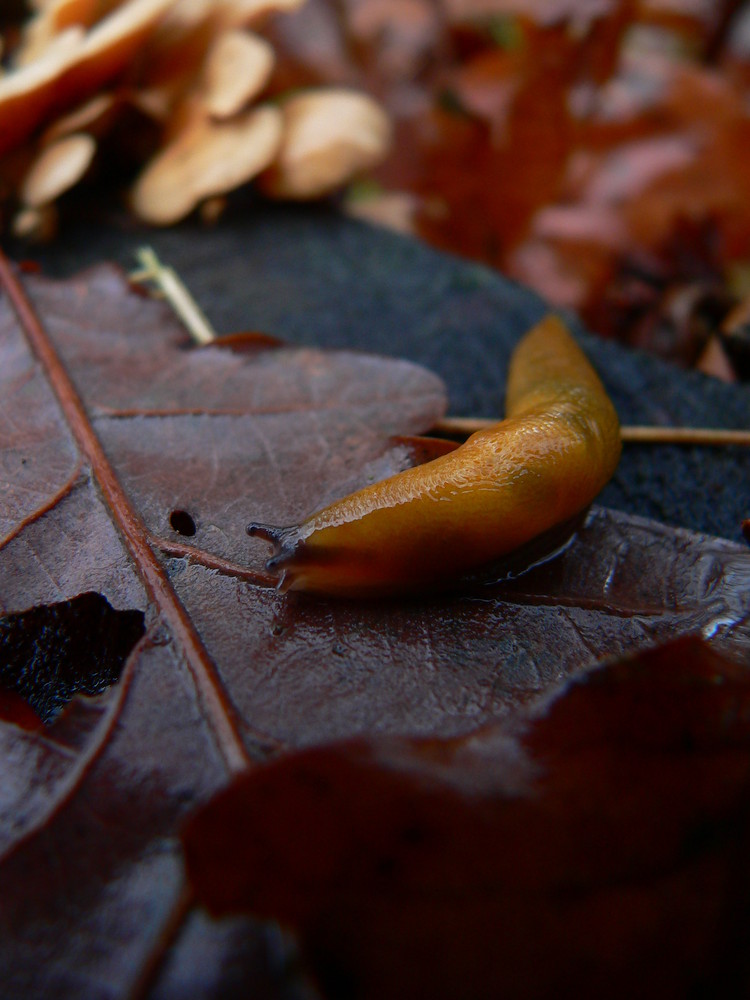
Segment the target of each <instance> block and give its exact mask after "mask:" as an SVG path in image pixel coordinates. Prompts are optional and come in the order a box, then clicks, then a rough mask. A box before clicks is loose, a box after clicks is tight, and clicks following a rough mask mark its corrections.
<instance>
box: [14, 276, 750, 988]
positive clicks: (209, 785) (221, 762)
mask: <svg viewBox="0 0 750 1000" xmlns="http://www.w3.org/2000/svg"><path fill="white" fill-rule="evenodd" d="M12 284H13V282H12V280H11V279H10V278H9V277H8V275H7V274H6V275H5V286H6V294H5V295H3V297H2V300H0V310H1V311H0V333H1V339H0V344H1V345H2V352H3V365H2V367H1V368H0V371H1V372H2V380H3V382H4V389H3V393H2V397H1V398H2V405H1V406H0V422H1V423H2V427H3V434H2V440H3V445H4V454H3V462H4V465H3V468H4V470H5V485H4V490H3V510H2V517H3V518H4V520H3V522H2V524H3V532H4V535H3V542H2V548H0V607H1V608H2V610H3V613H4V614H5V615H13V614H18V613H21V612H26V611H28V610H29V609H31V608H35V607H40V606H45V605H52V604H55V603H57V602H61V601H69V600H72V599H73V598H75V597H77V596H78V595H79V594H82V593H85V592H88V591H92V590H93V591H95V592H97V593H99V594H101V595H103V597H104V598H106V600H107V601H108V602H109V604H110V605H111V606H112V608H114V609H115V610H120V611H122V610H136V611H142V612H143V613H144V614H145V627H146V632H145V635H144V637H143V638H142V639H141V640H140V642H139V643H138V644H137V645H136V647H135V649H134V650H133V652H132V653H131V655H130V656H129V658H128V660H127V663H126V665H125V668H124V671H123V674H122V678H121V680H120V682H119V683H118V684H116V685H114V686H113V687H111V688H110V689H108V690H107V691H106V692H105V693H104V694H102V695H99V696H96V697H81V696H79V697H76V698H74V699H73V701H72V702H71V703H70V704H69V705H68V707H67V709H65V710H64V711H63V712H62V713H61V714H60V715H59V716H58V717H57V718H56V720H55V721H54V722H53V723H52V724H51V725H50V726H48V727H46V728H44V729H39V728H34V727H33V726H30V727H24V726H22V725H19V724H18V723H17V722H16V721H13V716H12V715H11V718H10V719H3V720H2V721H0V739H2V742H3V747H4V751H3V759H4V760H5V770H4V777H3V782H2V796H1V798H0V852H1V853H2V857H3V861H2V872H3V885H4V891H3V896H2V900H0V925H2V926H3V927H4V928H5V933H4V935H3V939H4V941H6V942H7V947H4V948H2V949H0V954H1V956H2V957H1V958H0V966H1V967H2V969H3V975H4V982H6V983H7V984H8V988H9V989H16V990H17V991H22V992H26V993H27V994H28V993H31V994H34V993H36V994H49V993H50V992H57V993H61V994H63V995H65V994H66V993H70V994H73V993H76V992H77V991H78V992H79V993H80V991H81V990H84V989H86V990H88V991H89V992H97V993H98V992H103V991H107V990H109V991H114V992H118V993H123V992H127V991H129V990H135V989H136V988H140V986H139V984H142V982H143V981H145V980H148V982H149V983H151V982H152V979H151V978H149V977H150V976H151V977H152V978H153V977H156V978H155V979H154V981H155V982H157V986H156V989H157V993H158V992H159V991H161V995H169V993H170V989H172V988H175V985H174V984H176V983H177V982H178V981H180V976H181V975H184V971H185V968H186V965H185V963H188V965H189V964H190V961H191V960H190V959H189V958H188V957H186V955H185V950H184V949H182V948H181V947H180V944H179V933H180V932H179V930H178V931H176V932H175V933H176V934H177V936H178V940H177V941H176V942H175V943H174V944H172V939H171V938H170V937H169V935H168V934H167V930H166V929H168V928H169V927H171V926H172V925H173V924H174V916H175V913H179V912H182V911H181V909H180V908H181V907H182V908H183V909H184V905H185V904H184V900H185V895H184V893H185V889H184V883H183V874H182V863H181V857H180V850H179V848H178V845H177V844H176V842H175V833H176V831H177V829H178V828H179V826H180V825H181V823H182V822H183V821H184V820H185V818H186V817H188V816H189V815H190V814H191V813H192V812H193V811H194V810H195V808H196V806H198V805H200V804H202V803H205V802H206V801H207V800H209V799H210V797H211V796H212V795H213V794H215V793H216V792H217V791H218V790H219V789H220V788H222V787H223V786H225V785H226V783H227V781H228V780H230V779H231V778H232V776H233V775H240V776H242V775H244V774H245V772H246V771H247V770H248V769H252V768H254V767H257V766H258V764H260V763H261V762H263V761H264V760H266V759H267V758H269V756H270V757H275V756H277V755H278V754H279V753H281V754H282V760H286V761H292V762H293V761H294V760H295V759H296V757H295V755H294V754H293V753H292V754H291V756H289V752H290V751H293V750H295V749H300V748H306V747H316V746H320V745H324V744H325V745H327V744H330V743H331V741H335V740H347V739H352V738H362V739H376V738H378V739H379V738H380V737H381V735H382V736H383V738H385V736H386V735H387V734H393V736H392V738H394V739H395V738H396V734H398V735H399V736H400V737H408V738H412V739H413V738H415V737H423V738H427V739H428V740H429V741H430V744H429V745H430V746H432V747H434V750H435V753H436V754H438V755H439V754H441V753H443V750H441V749H440V748H441V747H444V748H446V749H445V752H446V753H448V752H449V751H450V748H451V747H453V746H460V745H461V744H462V741H468V742H469V743H471V741H472V740H473V739H474V738H475V737H474V736H473V735H472V734H475V733H476V732H477V731H479V732H482V731H483V730H482V729H481V728H480V727H482V726H489V727H497V726H499V725H503V724H505V723H503V722H502V721H498V720H504V719H505V720H512V719H513V718H514V717H515V715H516V714H517V712H518V711H519V710H520V709H521V708H522V707H523V706H524V705H528V704H531V705H532V706H533V704H534V699H535V698H536V697H538V696H540V695H543V694H544V693H545V692H548V691H550V690H551V689H553V688H554V686H555V685H556V684H558V683H559V682H560V681H562V680H564V679H565V678H567V677H577V676H579V675H580V674H581V672H582V671H585V670H587V669H588V668H591V667H592V666H594V665H595V664H596V663H597V662H599V661H600V660H601V659H602V658H606V657H609V658H612V657H619V656H622V655H624V654H626V653H632V652H634V651H637V650H639V649H645V648H650V647H652V646H653V645H654V644H656V643H659V642H661V641H666V640H669V639H672V638H673V637H674V636H676V635H680V634H683V633H690V634H696V633H697V634H702V635H703V636H704V637H705V638H706V639H708V640H709V641H710V643H711V645H712V646H713V647H714V648H715V649H717V650H723V651H724V653H725V654H727V655H730V656H732V657H736V656H741V657H744V658H746V657H747V649H748V644H749V643H750V629H749V628H748V607H747V593H748V592H749V590H750V588H748V586H747V582H748V576H750V557H748V554H747V552H746V551H745V550H744V549H742V548H741V547H740V546H736V545H733V544H732V543H729V542H724V541H722V540H719V539H709V538H705V537H702V536H698V535H695V534H692V533H690V532H686V531H679V530H673V529H669V528H666V527H664V526H662V525H658V524H655V523H653V522H648V521H643V520H639V519H636V518H631V517H627V516H625V515H621V514H617V513H615V512H611V511H602V510H597V511H594V512H593V513H592V515H591V517H590V520H589V522H588V523H587V525H586V527H585V528H584V529H583V530H582V531H581V533H580V537H579V538H578V540H577V542H576V543H575V544H574V545H573V546H572V547H571V549H570V550H569V551H568V552H567V553H566V554H565V555H564V556H563V557H562V558H561V559H559V560H558V561H557V562H555V563H552V564H550V565H549V566H547V567H541V568H539V569H538V570H535V571H533V572H532V573H530V574H528V575H527V576H525V577H522V578H520V579H519V580H518V581H516V583H515V584H513V585H512V586H494V587H482V588H475V589H473V590H470V591H467V592H464V593H458V594H454V595H444V596H441V597H430V598H429V599H422V600H416V601H414V602H411V603H408V604H399V605H395V604H387V603H382V602H381V603H375V602H371V603H361V604H356V605H349V604H343V603H336V602H327V601H319V600H312V599H306V598H304V597H300V598H295V599H289V598H287V597H284V596H282V595H280V594H279V593H277V592H276V591H275V590H274V589H272V587H270V586H269V581H268V579H267V578H265V577H264V575H263V572H262V561H263V558H264V555H265V551H264V549H263V546H260V545H259V546H257V547H254V546H253V543H252V542H251V541H249V540H248V539H247V537H246V535H245V530H244V529H245V525H246V523H247V521H248V520H249V519H251V518H258V519H267V518H269V519H270V518H271V517H273V518H274V519H275V520H277V521H282V522H283V521H284V520H285V519H289V520H290V521H291V520H293V519H295V518H299V517H300V516H304V515H305V514H306V513H309V511H310V510H312V509H314V508H315V507H317V506H320V505H322V504H323V503H325V502H327V501H328V500H330V499H332V498H333V497H335V496H340V495H342V494H343V493H345V492H349V491H350V490H351V489H353V488H354V487H356V486H359V485H362V484H364V483H365V482H367V481H369V480H372V479H375V478H378V477H382V476H384V475H388V474H390V473H392V472H394V471H397V470H398V469H400V468H403V467H404V466H405V465H406V464H408V463H409V462H410V461H411V451H410V450H409V449H408V448H407V447H406V446H405V445H404V444H403V442H400V443H398V442H397V443H395V444H393V445H389V441H390V439H391V437H392V436H393V435H404V434H407V435H408V434H413V433H418V432H421V431H424V430H426V429H428V428H429V427H430V426H431V425H432V424H433V423H434V422H435V420H436V419H437V418H438V417H439V416H440V415H441V414H442V412H443V410H444V406H445V397H444V391H443V388H442V385H441V384H440V382H439V380H437V379H436V378H435V377H434V376H432V375H431V374H430V373H428V372H426V371H424V370H421V369H419V368H417V367H415V366H414V365H411V364H407V363H404V362H398V361H393V360H385V359H377V358H373V357H369V356H366V355H352V354H347V353H346V352H322V351H315V350H311V349H295V348H292V347H275V348H269V347H268V345H267V343H265V342H262V341H261V342H260V344H258V342H257V341H254V340H253V338H252V336H249V337H245V338H242V337H240V338H239V340H240V342H241V345H242V347H243V348H244V349H242V350H239V349H238V342H237V338H233V340H232V341H231V342H230V346H228V347H227V346H222V345H221V343H218V344H216V345H211V346H209V347H204V348H194V347H191V346H189V345H187V343H186V341H185V337H184V334H183V333H182V331H181V330H180V328H179V327H177V325H176V324H175V322H174V320H173V318H172V317H171V315H170V314H169V313H168V311H167V310H166V309H165V307H164V306H163V305H161V304H159V303H156V302H153V301H150V300H147V299H145V298H143V297H142V296H138V295H134V294H133V293H132V292H131V290H130V289H129V288H128V286H127V282H126V281H125V280H124V278H123V277H122V275H121V274H120V273H119V272H118V271H116V270H115V269H113V268H110V267H107V266H100V267H97V268H95V269H93V270H91V271H89V272H87V273H85V274H83V275H81V276H79V277H77V278H74V279H72V280H70V281H68V282H53V281H49V280H46V279H43V278H35V277H28V278H26V279H25V280H24V284H25V287H26V290H27V294H28V296H29V298H30V300H31V302H32V303H33V311H32V312H29V310H28V309H27V310H26V311H25V312H24V310H23V309H22V310H21V321H20V322H19V319H18V318H16V316H15V314H14V312H13V310H12V309H11V308H10V302H9V296H10V295H11V288H12ZM17 298H18V297H17V296H16V299H17ZM32 328H36V334H35V335H33V334H34V331H33V329H32ZM24 334H25V335H26V336H24ZM27 337H28V338H29V340H30V342H31V343H33V344H34V345H35V346H34V348H33V351H32V349H30V348H29V346H28V344H27V342H26V338H27ZM40 338H41V342H42V343H43V345H46V346H45V347H44V350H41V349H40V347H39V343H40ZM40 350H41V353H40ZM45 352H46V353H45ZM6 362H7V363H6ZM68 375H69V376H70V379H72V383H73V385H72V387H69V389H70V388H72V389H73V395H71V392H70V391H69V389H66V388H65V385H66V382H65V378H66V377H67V376H68ZM61 386H62V388H61ZM76 395H77V396H79V397H80V399H81V400H82V406H81V407H80V408H79V409H76V407H75V406H74V405H73V403H75V396H76ZM71 400H72V402H71ZM19 414H20V416H19ZM27 414H28V415H33V418H34V419H33V420H29V421H27V419H26V415H27ZM178 515H179V516H178ZM182 515H185V516H187V518H188V519H189V520H187V521H186V520H185V519H184V518H183V516H182ZM186 524H187V525H188V530H180V529H181V528H184V526H185V525H186ZM191 530H192V531H193V532H194V533H192V534H191ZM710 655H714V654H713V653H712V654H710ZM717 655H718V654H717ZM722 669H723V668H722ZM82 687H83V685H82ZM524 711H532V712H533V708H531V709H524ZM306 752H307V751H306ZM309 752H311V753H315V751H314V750H311V751H309ZM321 753H323V754H325V753H330V754H331V755H333V758H336V759H338V758H337V754H338V753H339V751H338V750H337V749H332V750H328V751H321ZM342 754H343V757H342V759H346V756H347V754H348V750H346V748H344V750H343V751H342ZM303 759H304V758H303ZM273 766H274V767H276V766H279V765H275V764H274V765H273ZM291 766H292V767H293V766H294V765H293V764H292V765H291ZM420 766H421V765H420ZM417 770H418V768H417ZM257 773H258V774H260V775H262V774H265V773H266V766H262V767H260V768H259V769H258V771H257ZM269 773H271V772H269ZM467 773H468V772H467ZM240 780H241V781H244V780H245V779H244V778H240ZM459 784H460V781H459ZM280 794H281V793H280ZM279 915H280V916H282V917H283V916H284V914H283V913H281V912H280V913H279ZM339 915H340V914H339ZM196 919H198V917H196V916H193V917H191V918H190V920H189V921H188V924H186V927H189V928H195V926H196V925H195V920H196ZM62 926H65V927H66V935H65V937H66V948H65V950H64V953H63V951H62V950H61V949H60V948H59V944H58V942H59V939H60V928H61V927H62ZM241 926H242V927H243V933H242V935H241V937H242V942H243V943H242V945H241V947H240V946H238V944H237V940H236V938H235V937H233V936H232V934H230V933H228V932H227V934H224V933H216V934H214V933H213V932H208V931H206V935H205V941H206V945H205V947H206V949H207V957H206V968H207V969H209V970H210V969H213V970H214V972H215V973H216V975H218V972H216V970H217V969H221V968H223V967H224V964H225V960H226V958H227V955H228V954H229V951H232V949H234V950H235V951H233V952H232V953H233V954H235V957H237V955H236V949H237V948H238V947H239V953H240V955H241V960H240V959H238V960H237V962H236V963H235V965H234V966H232V968H234V974H236V975H238V976H240V977H241V981H242V982H244V983H247V982H251V983H252V982H257V983H261V982H266V981H267V979H268V976H269V975H271V974H270V973H269V969H268V964H267V959H268V948H267V947H266V945H267V931H266V930H264V929H263V927H262V925H257V924H255V923H253V922H252V921H251V922H249V923H247V922H246V923H243V924H241ZM103 927H106V928H107V939H108V940H109V941H110V942H111V941H114V942H116V943H117V947H107V946H105V944H104V941H103V937H102V933H103V932H102V928H103ZM184 933H190V930H188V929H186V930H185V931H184ZM363 933H364V930H363ZM230 939H231V943H230ZM68 944H69V947H67V945H68ZM228 949H229V951H228ZM154 970H155V971H154ZM159 970H162V971H161V974H160V975H159ZM226 974H227V975H230V974H232V973H231V970H230V972H227V973H226ZM384 974H385V973H384ZM211 975H213V973H211ZM274 975H276V977H277V980H279V977H281V980H283V978H284V974H283V973H281V972H278V970H277V973H274V974H273V975H271V979H273V978H274ZM204 976H208V978H209V979H211V976H210V975H209V973H208V972H204ZM144 977H145V980H144ZM279 981H280V980H279ZM279 981H276V987H275V988H277V989H280V988H281V986H280V985H279ZM211 982H214V980H213V979H211ZM170 984H171V985H170ZM214 987H215V982H214V986H212V987H211V989H213V988H214ZM216 988H218V987H216ZM206 989H208V986H206ZM207 995H210V993H209V994H207Z"/></svg>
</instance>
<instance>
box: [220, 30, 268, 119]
mask: <svg viewBox="0 0 750 1000" xmlns="http://www.w3.org/2000/svg"><path fill="white" fill-rule="evenodd" d="M273 64H274V52H273V48H272V46H271V44H270V42H267V41H266V40H265V39H263V38H259V37H258V36H257V35H253V34H251V33H250V32H249V31H240V30H232V31H227V32H225V33H224V34H222V35H219V37H218V38H217V39H216V41H215V42H214V44H213V45H212V46H211V49H210V51H209V53H208V56H207V58H206V64H205V69H204V80H205V87H206V92H205V97H204V100H205V104H206V108H207V109H208V112H209V114H211V115H213V117H214V118H229V117H231V116H232V115H235V114H237V112H239V111H241V110H242V109H243V108H244V107H246V105H247V104H248V103H249V102H250V101H251V100H252V98H253V97H256V96H257V95H258V94H259V93H260V92H261V91H262V90H263V88H264V87H265V85H266V83H267V82H268V78H269V76H270V75H271V70H272V69H273Z"/></svg>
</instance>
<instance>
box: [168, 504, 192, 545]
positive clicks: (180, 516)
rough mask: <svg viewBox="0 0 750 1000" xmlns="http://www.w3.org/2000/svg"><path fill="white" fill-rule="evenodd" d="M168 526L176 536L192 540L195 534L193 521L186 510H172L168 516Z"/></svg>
mask: <svg viewBox="0 0 750 1000" xmlns="http://www.w3.org/2000/svg"><path fill="white" fill-rule="evenodd" d="M169 525H170V527H171V528H172V530H173V531H176V532H177V534H178V535H185V536H186V537H187V538H192V537H193V535H194V534H195V521H194V520H193V519H192V517H191V516H190V515H189V514H188V512H187V511H186V510H173V511H172V513H171V514H170V515H169Z"/></svg>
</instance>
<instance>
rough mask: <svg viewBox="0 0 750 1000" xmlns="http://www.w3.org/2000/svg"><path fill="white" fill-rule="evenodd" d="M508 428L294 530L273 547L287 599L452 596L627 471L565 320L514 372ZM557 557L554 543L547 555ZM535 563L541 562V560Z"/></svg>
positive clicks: (275, 536) (267, 529)
mask: <svg viewBox="0 0 750 1000" xmlns="http://www.w3.org/2000/svg"><path fill="white" fill-rule="evenodd" d="M506 410H507V417H506V419H505V420H502V421H500V422H499V423H497V424H495V425H493V426H492V427H490V428H487V429H486V430H482V431H478V432H477V433H476V434H472V436H471V437H470V438H469V439H468V440H467V441H466V442H465V443H464V444H463V445H461V446H460V447H459V448H456V449H455V450H454V451H451V452H450V453H449V454H445V455H443V456H441V457H440V458H436V459H434V460H433V461H431V462H427V463H426V464H424V465H419V466H416V467H414V468H410V469H407V470H406V471H405V472H401V473H399V474H398V475H395V476H391V477H390V478H389V479H385V480H383V481H382V482H379V483H375V484H374V485H372V486H368V487H366V488H365V489H362V490H359V491H358V492H357V493H353V494H351V495H350V496H347V497H344V498H343V499H341V500H338V501H336V502H335V503H332V504H330V506H328V507H325V508H324V509H323V510H319V511H318V512H317V513H315V514H311V515H310V517H308V518H306V519H305V520H304V521H303V522H302V523H301V524H299V525H293V526H291V527H286V528H278V527H273V526H271V525H265V524H258V523H253V524H250V525H249V526H248V529H247V530H248V533H249V534H251V535H259V536H261V537H263V538H267V539H269V540H270V541H272V542H273V543H274V546H275V554H274V555H273V556H272V558H271V559H269V561H268V563H267V566H268V569H272V570H277V571H279V573H280V578H279V587H280V588H281V589H282V590H285V591H286V590H306V591H314V592H318V593H323V594H334V595H338V596H344V597H367V596H376V595H383V594H391V593H403V592H405V591H419V590H426V589H432V588H435V587H444V586H446V584H449V583H451V582H453V581H456V580H458V579H460V578H461V577H463V576H466V575H467V574H471V573H473V572H475V571H476V570H477V569H479V568H481V567H483V566H487V565H488V564H493V563H496V562H498V561H499V560H501V559H503V558H504V557H506V556H508V555H509V554H511V553H514V552H516V551H517V550H519V549H523V550H525V551H526V550H528V551H531V550H532V549H533V546H534V543H535V540H538V539H539V537H540V536H541V537H542V539H553V538H554V537H555V532H556V530H557V529H558V528H560V527H561V526H562V528H563V529H564V530H565V529H567V535H568V536H569V535H570V530H571V529H570V528H569V527H568V525H569V523H570V522H572V521H574V519H576V518H578V517H580V516H582V515H583V514H584V513H585V511H586V509H587V508H588V506H589V504H590V503H591V501H592V500H593V499H594V497H595V496H596V495H597V493H598V492H599V491H600V490H601V489H602V487H603V486H604V484H605V483H606V482H607V480H608V479H609V478H610V476H611V475H612V473H613V472H614V470H615V467H616V466H617V462H618V459H619V457H620V429H619V424H618V420H617V414H616V413H615V409H614V407H613V405H612V403H611V401H610V399H609V397H608V396H607V394H606V392H605V390H604V387H603V386H602V384H601V382H600V381H599V378H598V377H597V375H596V373H595V372H594V370H593V368H592V367H591V365H590V364H589V362H588V360H587V359H586V357H585V355H584V354H583V352H582V351H581V349H580V348H579V347H578V345H577V344H576V343H575V341H574V340H573V338H572V336H571V335H570V333H568V331H567V329H566V327H565V326H564V324H563V323H562V322H561V321H560V320H559V319H558V318H557V317H556V316H552V315H550V316H547V317H546V318H545V319H543V320H542V321H541V322H540V323H539V324H537V326H535V327H534V328H533V329H531V330H530V331H529V332H528V333H527V334H526V335H525V336H524V337H523V338H522V340H521V341H520V343H519V344H518V346H517V347H516V350H515V351H514V353H513V356H512V358H511V361H510V371H509V375H508V389H507V405H506ZM540 548H541V551H542V552H544V551H545V549H546V552H547V555H550V554H552V552H551V549H554V548H559V538H558V539H557V542H556V544H554V545H553V544H550V545H541V547H540ZM531 561H538V557H537V558H535V559H532V560H531Z"/></svg>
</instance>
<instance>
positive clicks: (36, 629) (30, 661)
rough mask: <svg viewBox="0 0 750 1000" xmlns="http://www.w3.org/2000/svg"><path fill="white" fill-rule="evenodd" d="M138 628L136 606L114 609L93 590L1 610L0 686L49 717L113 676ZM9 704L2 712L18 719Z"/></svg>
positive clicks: (116, 675)
mask: <svg viewBox="0 0 750 1000" xmlns="http://www.w3.org/2000/svg"><path fill="white" fill-rule="evenodd" d="M144 631H145V625H144V615H143V612H142V611H137V610H132V611H118V610H116V609H115V608H113V607H112V606H111V605H110V604H109V602H108V601H107V599H106V597H104V596H103V595H102V594H97V593H94V592H89V593H87V594H80V595H79V596H78V597H74V598H72V599H71V600H69V601H61V602H60V603H59V604H43V605H40V606H38V607H34V608H29V610H28V611H22V612H20V613H18V614H13V615H7V616H6V617H4V618H0V689H4V691H5V692H10V693H11V694H12V695H17V696H18V697H20V698H23V700H24V701H25V702H26V703H27V704H28V705H30V706H31V708H32V709H33V710H34V712H36V714H37V716H39V718H40V719H42V721H44V722H49V721H50V720H51V719H52V718H53V717H54V716H55V715H56V714H57V713H58V712H59V710H60V709H61V708H62V707H63V705H65V704H66V703H67V702H69V701H70V699H71V698H72V697H73V696H74V695H76V694H97V693H98V692H100V691H103V690H104V689H105V688H106V687H108V686H109V685H110V684H114V683H115V682H116V681H117V680H119V678H120V674H121V672H122V668H123V666H124V665H125V661H126V660H127V658H128V656H129V655H130V652H131V650H132V649H133V647H134V646H135V644H136V643H137V642H138V640H139V639H140V638H141V637H142V636H143V634H144ZM6 700H7V699H6ZM11 709H12V711H9V712H6V713H5V714H4V716H3V717H4V718H6V719H10V720H11V721H16V722H19V721H20V723H21V724H23V720H22V719H21V717H20V716H19V714H18V711H17V707H14V706H11Z"/></svg>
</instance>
